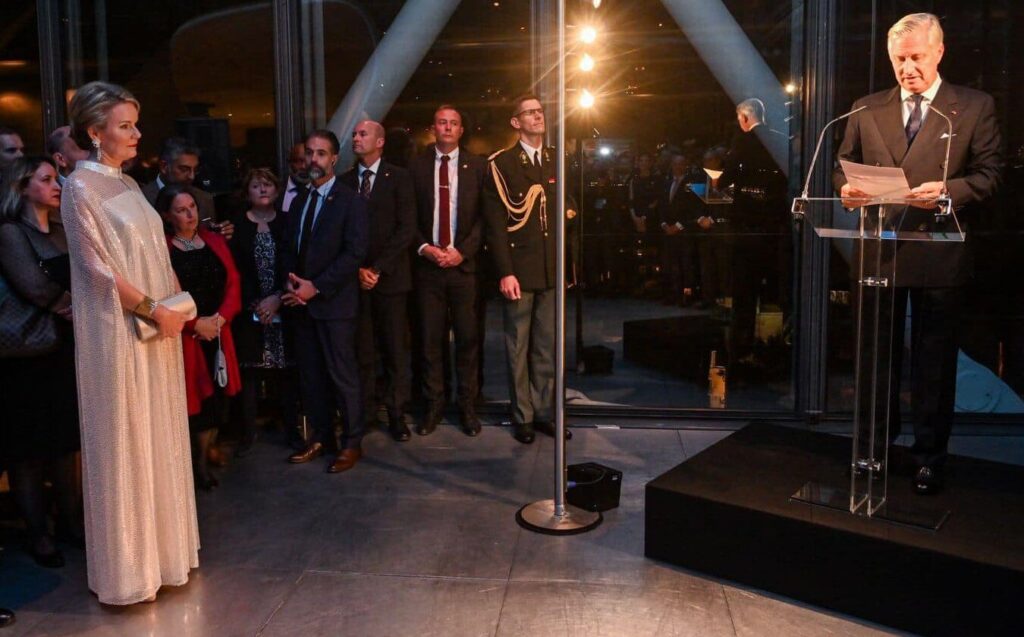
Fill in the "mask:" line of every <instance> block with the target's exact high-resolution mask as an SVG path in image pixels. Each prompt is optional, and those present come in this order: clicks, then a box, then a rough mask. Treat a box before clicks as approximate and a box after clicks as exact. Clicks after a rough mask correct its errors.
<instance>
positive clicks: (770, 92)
mask: <svg viewBox="0 0 1024 637" xmlns="http://www.w3.org/2000/svg"><path fill="white" fill-rule="evenodd" d="M662 3H663V4H664V5H665V8H666V9H668V12H669V13H670V14H672V18H673V19H674V20H675V21H676V24H678V25H679V28H680V29H682V31H683V33H684V34H685V35H686V38H687V39H688V40H689V41H690V44H692V45H693V48H694V49H696V50H697V53H698V54H700V56H701V58H702V59H703V60H704V63H705V64H706V65H707V66H708V68H709V69H710V70H711V73H712V74H714V76H715V79H717V80H718V83H719V84H721V85H722V88H724V89H725V92H726V93H728V95H729V97H730V98H731V99H732V101H733V103H735V104H739V103H740V102H742V101H743V100H745V99H748V98H751V97H756V98H758V99H760V100H761V101H762V102H764V105H765V111H766V113H767V119H768V125H769V127H770V128H773V129H775V130H777V131H779V132H781V133H783V135H770V134H768V132H767V131H766V130H765V128H763V127H758V128H756V129H754V130H755V132H756V133H757V134H758V137H760V139H761V142H762V143H763V144H764V145H765V146H766V147H767V148H768V150H769V151H770V152H771V154H772V157H773V158H774V159H775V163H777V164H778V165H779V167H780V168H781V169H782V171H783V172H784V173H786V174H787V175H788V174H789V145H788V143H787V140H788V139H789V134H790V133H789V122H787V121H786V117H787V116H788V115H789V112H788V110H787V107H786V104H785V103H786V100H787V98H788V96H787V95H786V91H785V90H784V89H783V88H782V84H781V83H780V82H779V80H778V78H776V77H775V74H774V73H772V70H771V69H770V68H768V65H767V64H765V61H764V59H763V58H762V57H761V54H760V53H758V52H757V49H755V48H754V45H753V44H751V42H750V39H749V38H748V37H747V34H746V33H744V32H743V29H742V27H740V25H739V24H738V23H737V22H736V19H735V18H733V17H732V14H731V13H730V12H729V9H728V8H727V7H726V6H725V4H723V3H722V0H662Z"/></svg>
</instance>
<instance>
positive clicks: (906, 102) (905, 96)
mask: <svg viewBox="0 0 1024 637" xmlns="http://www.w3.org/2000/svg"><path fill="white" fill-rule="evenodd" d="M940 84H942V78H941V77H938V76H936V77H935V81H934V82H932V85H931V86H929V87H928V90H927V91H925V92H924V93H921V95H923V96H924V99H923V100H921V125H922V126H924V120H925V118H927V117H928V107H929V105H931V103H932V100H934V99H935V94H936V93H938V92H939V85H940ZM912 95H913V93H911V92H910V91H908V90H907V89H905V88H901V89H900V99H901V100H903V128H906V127H907V122H908V121H910V114H911V113H913V112H914V100H912V99H910V98H911V96H912Z"/></svg>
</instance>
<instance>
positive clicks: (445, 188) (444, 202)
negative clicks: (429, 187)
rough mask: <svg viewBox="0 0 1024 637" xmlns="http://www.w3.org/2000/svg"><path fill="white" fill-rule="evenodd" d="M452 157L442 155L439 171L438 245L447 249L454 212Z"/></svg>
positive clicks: (450, 237)
mask: <svg viewBox="0 0 1024 637" xmlns="http://www.w3.org/2000/svg"><path fill="white" fill-rule="evenodd" d="M450 160H451V157H449V156H448V155H441V168H440V169H439V170H438V171H437V243H438V245H440V246H441V247H442V248H447V247H448V246H449V244H451V242H452V212H451V199H450V196H449V195H450V193H449V190H450V188H451V187H450V185H449V182H448V162H449V161H450Z"/></svg>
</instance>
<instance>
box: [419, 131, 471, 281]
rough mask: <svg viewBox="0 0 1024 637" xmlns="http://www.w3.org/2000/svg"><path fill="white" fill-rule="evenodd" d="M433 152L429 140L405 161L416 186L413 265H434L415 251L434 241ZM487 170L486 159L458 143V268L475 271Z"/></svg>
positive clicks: (456, 246)
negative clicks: (407, 161) (421, 149)
mask: <svg viewBox="0 0 1024 637" xmlns="http://www.w3.org/2000/svg"><path fill="white" fill-rule="evenodd" d="M435 156H436V153H435V151H434V145H433V144H431V145H430V146H429V147H428V148H427V150H426V151H425V152H423V153H421V154H420V155H418V156H416V157H414V158H413V160H412V161H411V162H410V163H409V172H410V173H411V174H412V179H413V184H414V187H415V190H416V233H415V235H414V237H413V242H412V248H413V250H412V252H413V254H414V255H415V256H414V258H415V260H416V264H417V267H426V268H437V267H438V266H437V265H435V264H434V263H432V262H430V261H428V260H427V259H426V258H424V257H421V256H419V255H416V250H418V249H419V247H420V246H421V245H423V244H424V243H426V244H430V245H433V243H434V238H433V237H434V161H435ZM486 173H487V160H485V159H484V158H483V157H480V156H479V155H473V154H471V153H470V152H469V151H468V150H466V149H465V148H462V147H459V185H458V209H457V210H456V211H455V213H456V219H455V238H454V241H453V243H454V245H455V249H456V250H458V251H459V253H460V254H461V255H462V263H460V264H459V266H458V268H459V270H461V271H463V272H476V269H477V258H476V257H477V253H479V252H480V246H481V244H482V242H483V221H482V219H481V217H482V215H483V190H484V179H485V177H486Z"/></svg>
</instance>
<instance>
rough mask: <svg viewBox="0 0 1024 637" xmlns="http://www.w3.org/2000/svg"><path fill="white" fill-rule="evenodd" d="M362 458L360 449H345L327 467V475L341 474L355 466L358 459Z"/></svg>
mask: <svg viewBox="0 0 1024 637" xmlns="http://www.w3.org/2000/svg"><path fill="white" fill-rule="evenodd" d="M362 457H363V451H362V449H345V450H343V451H342V452H341V453H339V454H338V457H337V458H335V459H334V462H332V463H331V464H329V465H327V473H341V472H342V471H348V470H349V469H351V468H352V467H354V466H356V463H357V462H359V459H360V458H362Z"/></svg>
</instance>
